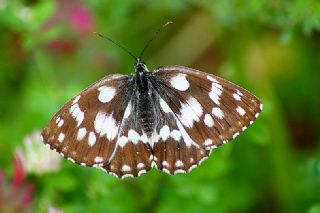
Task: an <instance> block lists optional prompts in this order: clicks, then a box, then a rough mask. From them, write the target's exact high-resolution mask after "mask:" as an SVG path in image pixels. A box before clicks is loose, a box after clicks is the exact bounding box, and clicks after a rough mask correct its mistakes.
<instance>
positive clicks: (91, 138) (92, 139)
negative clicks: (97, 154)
mask: <svg viewBox="0 0 320 213" xmlns="http://www.w3.org/2000/svg"><path fill="white" fill-rule="evenodd" d="M96 140H97V138H96V135H95V134H94V132H90V133H89V139H88V145H89V146H91V147H92V146H93V145H94V144H95V143H96Z"/></svg>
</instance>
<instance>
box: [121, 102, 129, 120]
mask: <svg viewBox="0 0 320 213" xmlns="http://www.w3.org/2000/svg"><path fill="white" fill-rule="evenodd" d="M130 113H131V102H129V103H128V106H127V107H126V110H125V111H124V115H123V119H126V118H128V117H129V115H130Z"/></svg>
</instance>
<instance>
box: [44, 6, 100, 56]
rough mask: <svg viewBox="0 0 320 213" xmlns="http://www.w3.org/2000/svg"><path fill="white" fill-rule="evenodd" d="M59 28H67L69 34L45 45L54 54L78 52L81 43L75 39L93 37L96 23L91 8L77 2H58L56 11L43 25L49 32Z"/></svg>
mask: <svg viewBox="0 0 320 213" xmlns="http://www.w3.org/2000/svg"><path fill="white" fill-rule="evenodd" d="M57 26H60V27H62V28H63V29H64V28H65V29H66V31H67V32H68V33H69V34H68V35H63V37H61V38H56V39H55V40H53V41H50V42H49V43H48V44H46V45H45V47H46V48H47V49H49V50H50V51H53V52H54V53H70V52H73V51H74V50H76V48H77V47H78V44H79V42H78V41H77V40H76V39H75V38H73V37H75V36H76V37H83V36H87V35H91V33H92V32H93V31H94V28H95V23H94V18H93V15H92V13H91V11H90V9H89V8H87V7H85V6H84V5H82V4H81V2H79V1H77V0H68V1H65V0H57V6H56V10H55V12H54V13H53V15H52V16H51V17H50V18H49V19H48V21H47V22H46V23H45V24H44V25H43V28H42V30H43V31H49V30H51V29H53V28H55V27H57Z"/></svg>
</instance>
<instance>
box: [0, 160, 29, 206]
mask: <svg viewBox="0 0 320 213" xmlns="http://www.w3.org/2000/svg"><path fill="white" fill-rule="evenodd" d="M13 165H14V173H13V177H12V180H11V183H9V184H8V183H6V181H5V175H4V172H3V171H2V170H0V210H1V212H27V211H28V208H30V207H31V205H32V199H33V193H34V186H33V185H31V184H28V183H25V172H24V170H23V166H22V162H21V160H20V159H19V158H17V157H15V158H14V161H13Z"/></svg>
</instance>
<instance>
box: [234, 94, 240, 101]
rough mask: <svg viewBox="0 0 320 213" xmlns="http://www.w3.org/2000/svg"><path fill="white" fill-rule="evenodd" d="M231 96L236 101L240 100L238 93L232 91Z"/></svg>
mask: <svg viewBox="0 0 320 213" xmlns="http://www.w3.org/2000/svg"><path fill="white" fill-rule="evenodd" d="M232 96H233V98H234V99H235V100H237V101H240V100H241V96H240V95H238V93H233V95H232Z"/></svg>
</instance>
